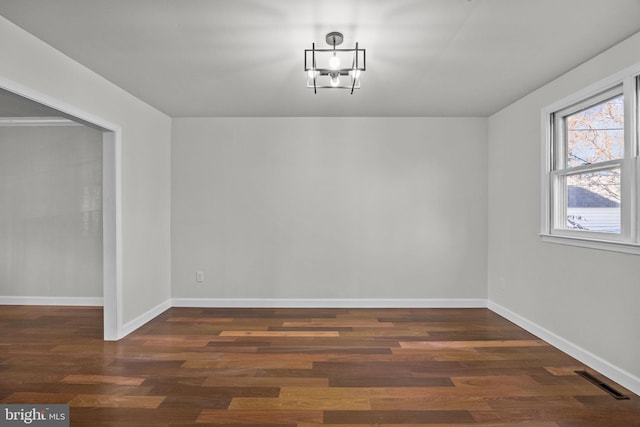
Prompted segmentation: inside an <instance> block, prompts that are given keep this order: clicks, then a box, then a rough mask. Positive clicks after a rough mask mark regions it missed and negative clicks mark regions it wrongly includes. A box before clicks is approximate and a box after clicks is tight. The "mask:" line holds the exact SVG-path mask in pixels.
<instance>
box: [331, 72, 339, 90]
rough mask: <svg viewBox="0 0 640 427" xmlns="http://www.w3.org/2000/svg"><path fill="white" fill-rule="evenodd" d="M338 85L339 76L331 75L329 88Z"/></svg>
mask: <svg viewBox="0 0 640 427" xmlns="http://www.w3.org/2000/svg"><path fill="white" fill-rule="evenodd" d="M339 84H340V76H339V75H338V74H332V75H331V86H333V87H337V86H338V85H339Z"/></svg>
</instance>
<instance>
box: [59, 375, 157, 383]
mask: <svg viewBox="0 0 640 427" xmlns="http://www.w3.org/2000/svg"><path fill="white" fill-rule="evenodd" d="M145 379H146V378H143V377H116V376H108V375H67V376H66V377H64V378H63V379H62V382H64V383H74V384H118V385H140V384H142V383H143V382H144V380H145Z"/></svg>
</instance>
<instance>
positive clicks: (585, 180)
mask: <svg viewBox="0 0 640 427" xmlns="http://www.w3.org/2000/svg"><path fill="white" fill-rule="evenodd" d="M565 182H566V189H565V190H566V191H565V194H566V196H567V200H566V202H567V205H566V206H567V218H566V227H567V229H569V230H583V231H600V232H606V233H620V169H611V170H605V171H598V172H589V173H582V174H576V175H569V176H567V177H566V180H565Z"/></svg>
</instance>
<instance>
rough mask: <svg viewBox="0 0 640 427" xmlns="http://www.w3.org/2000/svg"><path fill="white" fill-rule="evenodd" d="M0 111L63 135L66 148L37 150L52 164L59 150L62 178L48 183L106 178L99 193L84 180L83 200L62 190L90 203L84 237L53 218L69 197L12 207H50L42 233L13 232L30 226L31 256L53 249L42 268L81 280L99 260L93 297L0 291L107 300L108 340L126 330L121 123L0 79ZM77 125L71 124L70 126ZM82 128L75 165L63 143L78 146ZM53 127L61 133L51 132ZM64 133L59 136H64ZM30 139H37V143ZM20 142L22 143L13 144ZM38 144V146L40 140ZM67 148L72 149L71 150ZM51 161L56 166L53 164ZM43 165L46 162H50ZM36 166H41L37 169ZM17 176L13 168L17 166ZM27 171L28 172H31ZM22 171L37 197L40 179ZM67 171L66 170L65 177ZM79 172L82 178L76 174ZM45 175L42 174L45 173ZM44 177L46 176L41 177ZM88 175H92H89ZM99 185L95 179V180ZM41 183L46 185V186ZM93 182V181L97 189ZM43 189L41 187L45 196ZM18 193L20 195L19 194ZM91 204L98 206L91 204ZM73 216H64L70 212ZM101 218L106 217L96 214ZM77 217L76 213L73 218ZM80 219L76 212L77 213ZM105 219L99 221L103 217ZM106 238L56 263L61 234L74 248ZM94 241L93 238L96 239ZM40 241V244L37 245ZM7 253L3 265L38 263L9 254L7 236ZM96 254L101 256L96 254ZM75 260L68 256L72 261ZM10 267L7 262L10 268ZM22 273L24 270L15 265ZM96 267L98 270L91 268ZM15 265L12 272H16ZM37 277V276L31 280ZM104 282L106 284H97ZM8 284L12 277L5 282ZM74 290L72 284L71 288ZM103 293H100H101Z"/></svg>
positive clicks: (9, 121) (83, 301)
mask: <svg viewBox="0 0 640 427" xmlns="http://www.w3.org/2000/svg"><path fill="white" fill-rule="evenodd" d="M0 117H2V119H1V122H0V124H4V125H5V126H9V127H10V128H13V127H18V126H32V127H34V129H32V130H31V131H30V132H29V133H30V134H32V135H36V137H37V135H38V133H40V135H43V132H45V133H46V132H48V131H50V133H51V135H49V136H50V137H52V138H53V139H54V140H55V139H56V138H58V139H59V140H64V139H65V138H66V139H67V140H66V141H65V147H70V148H63V147H62V146H60V147H61V148H62V149H61V151H63V152H62V153H60V152H56V151H55V149H54V151H51V152H50V153H47V152H40V153H38V156H37V158H40V159H47V158H48V157H47V156H48V155H51V156H53V157H49V159H50V162H49V161H46V160H45V162H47V163H52V164H53V163H55V162H54V157H56V156H57V157H59V159H58V160H57V161H59V162H62V163H60V164H61V165H62V166H58V169H59V170H58V172H57V173H56V174H57V175H58V176H57V177H56V178H55V179H56V180H58V182H57V183H52V184H51V185H54V186H60V185H61V183H63V182H64V180H65V179H68V178H69V176H72V177H71V178H70V179H71V180H72V181H73V180H74V179H75V178H74V177H73V175H74V174H75V175H87V176H91V175H92V174H94V175H95V174H100V175H101V176H100V177H94V178H95V181H96V182H97V181H99V180H100V181H101V183H100V184H101V194H99V195H98V194H97V193H96V192H97V191H99V190H98V189H97V184H96V185H91V183H90V182H89V183H88V184H86V185H85V184H83V187H82V191H83V192H84V194H82V195H80V196H79V197H80V198H81V200H78V195H77V194H76V195H72V194H71V193H72V191H67V193H64V192H63V193H61V194H62V197H65V196H64V194H67V195H68V196H69V198H70V199H69V200H67V201H66V202H68V205H69V206H71V205H77V204H78V203H83V204H85V205H87V206H82V207H80V208H76V210H77V211H78V212H77V214H78V215H81V216H82V217H81V218H79V219H80V221H82V224H80V227H81V228H82V230H81V232H82V236H80V235H79V234H78V236H76V237H73V236H69V234H72V233H64V231H63V230H57V229H56V228H57V223H56V221H59V222H60V224H63V223H64V221H65V219H61V218H56V219H54V220H51V218H53V217H55V216H56V215H55V212H54V213H51V209H53V211H56V210H64V208H65V203H66V202H65V200H57V199H50V200H46V201H43V200H40V201H39V202H38V203H36V204H35V205H29V204H28V203H27V204H25V206H22V207H17V206H13V207H12V209H13V212H16V210H17V209H21V210H22V211H21V212H20V213H17V214H16V215H22V213H24V212H30V211H31V210H32V208H33V206H35V207H36V209H37V208H38V206H40V207H41V208H45V206H44V205H48V206H46V209H49V212H48V213H46V215H45V216H47V217H49V220H48V221H47V222H46V224H45V225H43V226H42V227H44V228H42V229H41V231H43V232H42V233H41V234H42V235H38V230H39V229H38V227H37V226H35V227H31V226H30V227H28V228H29V230H28V231H26V232H24V231H22V230H17V231H16V233H14V234H15V235H17V236H18V237H20V236H24V235H25V233H27V234H28V235H29V236H31V237H34V238H32V239H30V241H31V243H34V242H35V243H34V244H32V247H31V248H30V249H29V250H28V251H25V252H26V253H29V254H30V256H36V257H37V256H38V251H41V252H46V253H47V254H49V256H48V257H47V262H48V263H49V264H50V265H49V270H47V268H43V269H42V271H43V272H45V271H51V269H54V270H61V271H62V272H63V274H73V275H74V278H75V279H78V280H81V278H82V274H83V269H85V270H86V271H85V272H86V273H87V276H86V277H90V276H91V272H90V271H89V269H90V268H91V266H90V265H83V264H92V263H95V264H96V265H97V264H99V263H100V262H101V266H99V267H101V278H100V277H97V278H95V277H93V278H90V279H89V280H88V282H91V281H93V279H95V281H97V282H98V283H94V284H93V285H91V286H93V287H94V288H95V289H93V291H92V292H93V295H94V296H95V297H89V298H82V297H80V298H76V299H74V297H69V298H65V297H53V298H40V299H38V298H22V299H21V298H20V297H19V296H18V297H16V296H15V295H14V296H9V297H7V296H3V295H2V292H0V298H2V299H3V301H4V303H6V304H25V303H26V304H34V303H35V304H56V302H60V305H69V304H74V305H100V304H101V305H102V306H103V313H104V314H103V316H104V339H105V340H117V339H119V338H120V337H121V331H122V314H121V313H122V274H121V271H122V270H121V266H122V247H121V237H122V233H121V216H120V198H121V193H120V133H121V131H120V127H119V126H117V125H114V124H112V123H108V122H107V121H104V120H102V119H101V118H98V117H94V116H92V115H90V114H88V113H85V112H83V111H80V110H78V109H76V108H74V107H73V106H69V105H66V104H64V103H62V102H60V101H58V100H55V99H52V98H50V97H48V96H46V95H44V94H40V93H37V92H35V91H32V90H30V89H28V88H24V87H21V86H19V85H17V84H15V83H13V82H8V81H0ZM74 126H75V127H76V128H75V129H73V127H74ZM35 127H40V129H35ZM57 127H60V128H61V129H62V128H63V127H66V131H62V130H61V132H58V131H57V130H56V129H54V128H57ZM76 133H80V134H83V135H85V136H84V137H88V138H90V139H91V138H95V139H96V140H94V141H93V143H92V144H87V145H86V146H84V147H83V148H82V151H83V152H82V153H81V154H78V153H77V152H75V151H69V153H74V154H73V155H74V156H76V155H78V156H79V157H81V159H80V160H78V162H76V163H78V164H74V161H73V160H71V159H64V158H62V157H64V156H65V154H66V153H64V150H65V149H66V150H73V144H72V143H70V142H69V140H70V139H72V135H73V134H76ZM54 134H55V135H56V136H55V137H54ZM60 134H61V135H62V136H60ZM16 135H24V133H14V134H13V138H15V137H16ZM32 146H33V145H32ZM11 147H12V148H8V150H14V151H15V150H16V149H17V150H20V149H23V148H24V147H21V146H20V144H13V145H12V146H11ZM16 147H17V148H16ZM36 147H38V146H37V145H36ZM39 147H40V148H36V150H39V151H47V150H49V149H50V148H53V147H47V146H46V144H45V145H42V144H41V145H40V146H39ZM67 154H68V153H67ZM96 162H101V164H96ZM12 166H13V169H14V172H15V171H18V174H19V171H20V166H19V165H12ZM53 167H54V168H55V167H56V166H53ZM45 169H46V167H45ZM61 169H64V172H60V170H61ZM36 170H42V168H40V169H36ZM14 175H16V174H15V173H14ZM26 175H28V174H26ZM26 175H24V174H23V176H22V177H19V183H20V185H22V186H24V189H26V190H27V191H35V193H36V194H32V195H29V194H27V195H26V197H25V198H24V199H25V200H27V199H28V198H29V196H33V197H34V198H35V197H38V196H39V194H37V193H38V190H33V189H34V188H36V189H37V188H38V183H37V182H36V183H34V182H33V179H31V177H28V176H26ZM60 175H66V176H60ZM76 178H77V177H76ZM40 179H42V177H40ZM44 179H45V180H46V178H44ZM89 181H91V179H89ZM94 184H95V183H94ZM41 187H42V186H41ZM92 187H94V188H93V189H92ZM13 190H14V192H13V195H14V196H15V195H16V194H18V193H19V191H20V189H19V188H17V189H12V191H13ZM42 193H43V194H46V193H47V191H46V189H45V190H43V191H42ZM40 196H42V194H41V195H40ZM14 199H15V197H14ZM91 204H94V206H91ZM97 205H101V213H99V212H97V210H98V208H99V207H100V206H97ZM68 216H69V215H67V217H68ZM99 217H101V218H99ZM76 219H78V218H76ZM74 220H75V219H74ZM100 220H101V221H100ZM8 224H9V225H7V224H5V226H7V227H11V224H10V223H8ZM30 224H36V225H37V220H34V221H30ZM72 227H73V228H74V229H75V230H76V231H77V228H78V224H77V223H76V224H75V225H73V226H72ZM97 227H101V230H97V229H96V228H97ZM97 234H101V236H97ZM99 237H101V239H99V240H101V246H102V247H101V248H99V247H98V248H97V250H95V248H93V247H90V246H87V248H90V249H88V252H91V251H94V252H95V253H94V254H93V255H92V254H90V253H85V254H80V255H78V259H77V260H71V258H73V257H66V260H67V261H68V262H69V265H66V266H65V265H57V264H56V262H58V263H60V262H61V261H62V262H64V261H63V260H64V259H65V258H64V257H62V256H61V257H60V258H59V259H56V254H55V249H56V248H57V247H56V246H55V245H56V244H57V243H60V242H56V240H61V238H62V239H68V242H67V243H68V244H67V245H66V246H67V248H68V247H74V248H75V249H74V250H77V249H78V248H80V250H81V249H82V245H83V244H85V243H86V242H89V243H88V245H92V244H93V243H95V244H96V245H99V243H98V242H99V240H98V238H99ZM92 242H93V243H92ZM34 248H35V250H34ZM100 249H101V258H102V259H101V260H100V259H99V257H100V256H99V252H100ZM3 250H4V251H5V252H6V254H4V255H5V256H3V258H5V261H6V262H4V264H5V266H11V267H12V268H15V267H22V266H25V265H33V259H32V260H29V262H28V263H25V262H23V261H24V260H18V261H16V260H15V259H11V257H12V256H14V255H15V254H14V253H12V251H13V250H14V247H13V246H12V243H7V245H6V247H5V248H4V249H3ZM96 257H98V259H96ZM69 260H70V261H69ZM7 268H8V267H7ZM18 273H20V274H21V272H18ZM94 273H95V271H94ZM15 274H16V272H15V271H14V272H12V275H13V277H17V276H15ZM7 277H11V275H7ZM29 279H30V280H31V281H32V283H33V282H37V277H35V278H34V277H30V278H29ZM34 279H35V280H34ZM100 282H101V289H99V288H100ZM7 286H10V284H7ZM3 287H4V286H3ZM71 292H72V291H71ZM9 293H10V294H15V293H16V292H15V291H13V292H9ZM100 294H101V298H100V297H98V295H100Z"/></svg>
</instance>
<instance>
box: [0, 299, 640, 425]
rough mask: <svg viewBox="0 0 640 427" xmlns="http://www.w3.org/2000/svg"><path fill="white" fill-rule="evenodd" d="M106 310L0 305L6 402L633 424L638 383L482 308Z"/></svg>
mask: <svg viewBox="0 0 640 427" xmlns="http://www.w3.org/2000/svg"><path fill="white" fill-rule="evenodd" d="M101 319H102V311H101V309H97V308H84V307H82V308H80V307H16V306H0V403H68V404H69V405H70V406H71V425H72V426H84V425H86V426H136V427H141V426H190V425H197V426H206V425H212V426H222V425H242V426H245V427H246V426H250V425H260V426H265V425H272V426H276V425H277V426H314V425H319V424H333V425H338V424H339V425H358V426H362V425H378V426H393V425H396V426H400V425H402V426H408V425H425V424H426V425H466V424H473V425H486V426H536V427H544V426H615V427H618V426H640V398H639V397H638V396H636V395H633V394H632V393H630V392H629V391H627V390H625V389H623V388H622V387H620V386H618V385H617V384H615V383H612V382H610V381H608V380H606V379H604V378H602V377H601V376H599V378H600V379H603V380H606V381H607V383H608V384H610V385H612V386H614V387H615V388H617V389H619V390H620V391H622V392H623V393H626V394H627V395H629V396H630V399H629V400H616V399H614V398H613V397H611V396H610V395H609V394H608V393H606V392H604V391H603V390H601V389H600V388H598V387H597V386H595V385H594V384H592V383H590V382H588V381H586V380H585V379H583V378H582V377H580V376H578V375H576V374H575V373H574V371H575V370H578V369H586V370H588V371H589V369H588V368H586V367H585V366H583V365H581V364H580V363H579V362H577V361H576V360H575V359H572V358H571V357H569V356H567V355H565V354H564V353H562V352H560V351H559V350H557V349H555V348H553V347H551V346H549V345H547V344H546V343H545V342H543V341H540V340H539V339H537V338H536V337H535V336H533V335H531V334H529V333H527V332H526V331H524V330H522V329H520V328H518V327H517V326H515V325H513V324H512V323H510V322H508V321H506V320H505V319H503V318H501V317H500V316H498V315H496V314H494V313H492V312H491V311H489V310H486V309H375V310H374V309H337V310H336V309H191V308H173V309H170V310H168V311H167V312H165V313H164V314H162V315H161V316H159V317H158V318H156V319H155V320H153V321H152V322H150V323H148V324H147V325H145V326H144V327H143V328H141V329H139V330H138V331H136V332H135V333H133V334H131V335H130V336H128V337H126V338H125V339H123V340H121V341H119V342H117V343H114V342H103V341H102V320H101ZM591 372H593V371H591ZM596 375H597V374H596Z"/></svg>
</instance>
